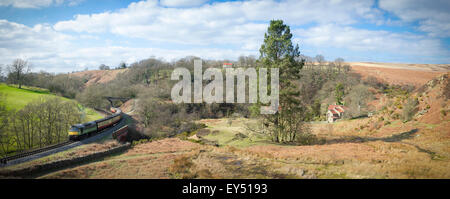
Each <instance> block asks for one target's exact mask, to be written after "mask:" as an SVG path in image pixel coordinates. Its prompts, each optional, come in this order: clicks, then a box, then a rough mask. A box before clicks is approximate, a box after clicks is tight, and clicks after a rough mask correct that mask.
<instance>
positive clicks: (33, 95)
mask: <svg viewBox="0 0 450 199" xmlns="http://www.w3.org/2000/svg"><path fill="white" fill-rule="evenodd" d="M0 93H4V94H5V95H6V109H7V110H12V109H15V110H20V109H22V108H23V107H25V106H26V105H27V104H28V103H30V102H32V101H33V100H37V99H39V98H41V97H47V96H56V97H59V98H61V99H62V100H66V101H69V100H71V99H68V98H65V97H60V96H57V95H54V94H52V93H50V91H48V90H46V89H42V88H36V87H27V86H22V89H19V88H17V87H15V86H9V85H6V84H0ZM80 108H81V110H83V111H84V115H85V118H84V119H83V120H85V121H92V120H96V119H100V118H102V117H103V116H102V115H100V114H99V113H97V112H96V111H94V110H92V109H90V108H84V107H81V105H80Z"/></svg>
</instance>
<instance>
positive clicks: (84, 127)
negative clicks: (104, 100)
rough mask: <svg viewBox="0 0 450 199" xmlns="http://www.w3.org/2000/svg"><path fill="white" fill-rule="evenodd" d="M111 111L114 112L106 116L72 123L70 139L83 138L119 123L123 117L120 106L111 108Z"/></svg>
mask: <svg viewBox="0 0 450 199" xmlns="http://www.w3.org/2000/svg"><path fill="white" fill-rule="evenodd" d="M111 112H112V113H113V114H112V115H110V116H107V117H105V118H102V119H98V120H95V121H91V122H86V123H83V124H75V125H72V126H71V127H70V129H69V140H74V141H76V140H81V139H83V138H86V137H89V136H91V135H92V134H95V133H97V132H100V131H102V130H103V129H106V128H109V127H111V126H113V125H115V124H117V123H118V122H119V121H120V120H121V119H122V111H121V110H120V109H118V108H111Z"/></svg>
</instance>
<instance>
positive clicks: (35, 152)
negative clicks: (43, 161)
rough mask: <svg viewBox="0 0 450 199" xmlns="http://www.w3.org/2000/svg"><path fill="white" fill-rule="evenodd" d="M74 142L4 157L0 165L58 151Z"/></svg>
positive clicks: (69, 141) (0, 160)
mask: <svg viewBox="0 0 450 199" xmlns="http://www.w3.org/2000/svg"><path fill="white" fill-rule="evenodd" d="M74 142H75V141H71V140H68V141H65V142H62V143H58V144H53V145H49V146H45V147H42V148H39V149H34V150H30V151H25V152H22V153H19V154H16V155H12V156H7V157H4V158H2V159H0V164H6V163H8V161H11V160H16V159H19V158H23V157H27V156H31V155H34V154H38V153H42V152H45V151H49V150H52V149H56V148H59V147H62V146H66V145H69V144H72V143H74Z"/></svg>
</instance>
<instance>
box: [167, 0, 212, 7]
mask: <svg viewBox="0 0 450 199" xmlns="http://www.w3.org/2000/svg"><path fill="white" fill-rule="evenodd" d="M207 1H208V0H161V1H160V4H161V5H163V6H167V7H192V6H200V5H203V4H204V3H206V2H207Z"/></svg>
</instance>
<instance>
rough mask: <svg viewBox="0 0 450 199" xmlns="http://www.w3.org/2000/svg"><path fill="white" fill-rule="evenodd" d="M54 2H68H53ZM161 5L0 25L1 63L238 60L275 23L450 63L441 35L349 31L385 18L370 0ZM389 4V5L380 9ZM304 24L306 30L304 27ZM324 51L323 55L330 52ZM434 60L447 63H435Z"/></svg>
mask: <svg viewBox="0 0 450 199" xmlns="http://www.w3.org/2000/svg"><path fill="white" fill-rule="evenodd" d="M1 2H3V3H4V2H6V1H1V0H0V5H2V4H1ZM17 2H19V1H17ZM30 2H31V1H30ZM36 2H38V1H36ZM55 2H63V0H58V1H51V3H55ZM64 2H67V1H64ZM164 3H166V4H165V5H170V3H169V4H167V2H161V1H157V0H152V1H142V2H135V3H131V4H130V5H129V6H128V7H126V8H123V9H120V10H117V11H108V12H103V13H97V14H90V15H76V16H74V19H72V20H67V21H60V22H57V23H55V24H54V25H53V26H52V25H49V24H38V25H35V26H33V27H28V26H25V25H22V24H18V23H13V22H10V21H6V20H0V63H3V64H9V63H11V61H12V60H13V59H15V58H18V57H20V58H24V59H28V60H30V62H32V63H33V64H34V65H35V66H36V67H35V70H39V69H45V70H47V71H71V70H82V69H84V68H85V67H86V66H87V67H89V68H91V69H92V68H97V66H98V65H100V64H102V63H104V64H107V65H110V66H116V65H117V64H119V63H120V61H126V62H127V63H131V62H134V61H138V60H140V59H145V58H148V57H150V56H156V57H162V58H164V59H166V60H172V59H175V58H182V57H185V56H188V55H195V56H199V57H202V58H206V59H235V58H237V57H238V56H239V55H249V54H253V55H258V50H259V48H260V45H261V44H262V42H263V39H264V33H265V32H266V30H267V27H268V22H269V20H271V19H283V20H284V21H285V23H286V24H288V25H290V26H291V30H292V31H293V33H294V38H295V40H294V41H295V42H298V43H299V44H300V46H301V47H302V46H304V45H308V46H314V47H316V48H317V49H320V50H322V49H327V48H329V47H333V48H338V49H343V50H349V51H352V52H355V56H357V55H358V53H359V52H364V53H366V54H367V53H369V54H370V53H373V54H374V55H376V54H380V53H381V54H386V53H388V54H389V55H390V56H392V57H397V56H398V57H407V58H411V57H413V60H412V61H413V62H414V61H417V60H420V59H416V58H414V57H421V56H428V57H431V58H430V59H428V60H431V61H433V60H434V61H436V60H437V61H439V62H441V61H442V60H444V61H449V59H448V57H450V53H449V50H448V49H446V47H445V46H443V44H442V43H441V41H440V40H439V38H435V37H430V36H428V35H416V34H411V33H393V32H390V31H375V30H364V29H357V28H353V27H351V26H352V25H354V24H358V23H361V21H369V22H371V23H376V24H378V23H379V22H380V21H383V20H384V19H383V18H382V12H380V10H378V9H375V8H373V4H374V2H373V1H372V0H368V1H339V0H334V1H320V0H319V1H291V0H287V1H271V0H269V1H255V0H250V1H237V2H215V3H212V4H203V5H198V6H192V5H194V4H191V6H186V5H185V4H181V3H178V4H176V5H175V4H172V5H174V6H166V7H164V6H162V5H163V4H164ZM380 4H382V3H380ZM9 5H12V4H9ZM40 5H44V4H40ZM182 5H183V6H182ZM38 7H39V6H38ZM386 7H389V6H384V7H383V9H386ZM391 7H395V6H391ZM401 13H403V12H401ZM406 13H407V12H406ZM400 15H401V14H400ZM444 15H445V14H444ZM413 16H414V15H411V17H410V15H405V16H404V20H416V19H421V20H422V19H425V18H426V17H425V16H421V17H417V16H414V17H413ZM442 21H445V20H434V19H433V18H430V20H428V21H427V20H422V21H421V24H422V26H421V28H423V29H424V30H426V27H432V28H430V29H433V30H429V31H428V30H427V32H430V34H431V32H433V33H436V34H438V33H437V32H436V29H439V30H441V31H442V30H445V27H446V25H445V23H442ZM390 23H391V22H390ZM392 23H395V22H392ZM427 24H428V26H425V25H427ZM301 25H307V26H306V27H308V28H303V29H300V28H299V26H301ZM440 26H443V27H440ZM436 27H439V28H436ZM439 34H441V35H442V33H439ZM111 35H112V36H111ZM116 38H120V39H117V40H115V39H116ZM122 39H123V41H119V40H122ZM141 41H142V42H141ZM144 44H150V45H149V46H148V47H146V46H144ZM151 44H157V45H156V46H153V45H151ZM157 46H159V47H157ZM301 50H302V52H308V50H310V51H309V52H311V49H301ZM323 54H324V55H325V56H326V54H327V51H326V50H324V51H323ZM437 56H440V57H444V58H443V59H441V58H440V59H434V57H437ZM379 61H383V60H379ZM74 66H76V67H77V69H74V68H73V67H74Z"/></svg>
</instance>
